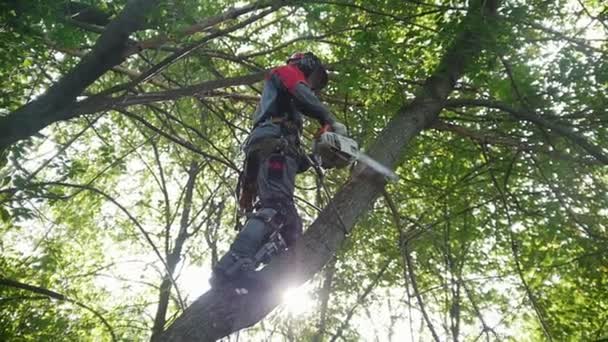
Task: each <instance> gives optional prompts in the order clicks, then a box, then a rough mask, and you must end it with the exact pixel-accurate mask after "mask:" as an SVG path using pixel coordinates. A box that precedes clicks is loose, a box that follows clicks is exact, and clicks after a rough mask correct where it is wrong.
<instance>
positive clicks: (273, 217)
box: [211, 52, 346, 288]
mask: <svg viewBox="0 0 608 342" xmlns="http://www.w3.org/2000/svg"><path fill="white" fill-rule="evenodd" d="M327 79H328V77H327V71H326V70H325V67H324V66H323V64H322V63H321V61H320V60H319V58H318V57H317V56H315V55H314V54H313V53H311V52H306V53H295V54H293V55H292V56H291V57H290V58H289V59H288V60H287V64H286V65H284V66H281V67H278V68H276V69H273V70H272V71H270V73H269V74H268V76H267V77H266V81H265V83H264V90H263V93H262V97H261V100H260V103H259V104H258V107H257V109H256V111H255V113H254V118H253V129H252V131H251V133H250V135H249V137H248V139H247V142H246V144H245V147H244V151H245V153H246V158H245V165H244V173H243V175H242V176H241V179H240V180H239V205H240V207H241V209H242V210H244V211H245V212H247V213H248V219H247V222H246V223H245V225H244V227H243V229H242V230H241V231H240V232H239V234H238V235H237V237H236V239H235V241H234V242H233V243H232V245H231V246H230V250H229V251H228V252H227V253H226V254H225V255H224V256H223V257H222V258H221V259H220V260H219V262H218V263H217V265H216V266H215V267H214V269H213V277H212V278H211V284H212V286H217V285H220V284H223V283H227V282H232V283H233V284H235V286H236V287H237V288H247V287H249V286H251V285H253V284H254V283H257V284H259V280H256V279H255V271H254V268H255V267H256V263H258V262H259V261H260V258H266V259H267V258H268V257H269V256H270V255H271V254H273V253H277V252H280V251H281V250H282V249H284V248H285V247H289V246H291V245H293V243H294V242H295V241H296V240H297V239H298V237H299V236H300V235H301V234H302V221H301V219H300V216H299V215H298V212H297V210H296V207H295V205H294V202H293V193H294V187H295V176H296V174H297V173H300V172H304V171H306V170H307V169H308V168H309V167H310V163H309V162H308V160H309V159H308V158H307V157H306V156H305V154H304V153H302V151H301V148H300V137H301V134H302V126H303V120H302V114H301V113H303V114H305V115H306V116H308V117H309V118H312V119H316V120H317V121H318V122H319V123H320V124H321V125H322V127H326V128H327V129H330V130H333V131H334V132H336V133H338V134H342V135H346V127H345V126H344V125H343V124H342V123H340V122H338V121H336V120H335V118H334V117H333V115H332V114H331V113H330V112H329V110H328V109H327V107H325V106H324V105H323V104H322V103H321V101H319V99H318V97H317V96H316V95H315V92H316V91H319V90H321V89H322V88H324V87H325V86H326V85H327ZM256 199H257V201H256ZM269 240H270V244H268V243H267V242H268V241H269ZM262 247H265V249H262V250H261V248H262Z"/></svg>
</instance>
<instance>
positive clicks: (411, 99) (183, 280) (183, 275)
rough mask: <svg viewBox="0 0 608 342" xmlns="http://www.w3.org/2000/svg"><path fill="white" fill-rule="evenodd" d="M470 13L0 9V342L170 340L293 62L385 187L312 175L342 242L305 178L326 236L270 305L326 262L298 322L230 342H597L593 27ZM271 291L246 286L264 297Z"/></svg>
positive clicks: (438, 6)
mask: <svg viewBox="0 0 608 342" xmlns="http://www.w3.org/2000/svg"><path fill="white" fill-rule="evenodd" d="M481 5H485V6H486V7H484V6H481ZM491 5H496V4H495V3H494V2H482V3H481V4H480V3H477V2H474V1H473V2H472V3H464V2H462V3H455V2H448V1H445V2H434V3H427V2H421V1H406V2H403V1H392V0H387V1H381V2H366V1H320V0H319V1H312V0H311V1H259V2H253V3H249V4H245V3H241V4H240V5H239V6H236V7H231V6H232V3H231V2H223V1H203V2H194V1H179V2H178V1H162V2H156V1H143V0H140V1H107V2H94V1H81V2H68V1H33V2H30V4H28V5H27V6H25V5H24V4H22V3H21V2H19V1H13V2H5V3H3V4H2V5H0V6H2V10H1V11H0V13H2V14H0V15H2V22H3V23H4V24H3V29H2V30H0V41H1V42H2V45H3V46H5V47H6V48H5V49H2V51H1V52H0V56H1V57H0V76H1V79H2V80H3V81H2V83H3V84H2V96H0V103H2V105H1V106H0V132H2V133H0V146H2V155H1V164H2V168H1V169H0V176H1V177H0V184H1V186H0V202H1V203H2V206H1V207H0V215H1V217H2V224H1V225H0V234H1V235H2V239H1V240H0V241H1V242H0V249H1V251H2V253H1V257H0V264H1V265H2V266H1V267H0V272H1V274H0V311H2V314H0V338H1V339H3V340H15V339H24V340H27V339H32V340H41V339H42V340H44V339H56V338H57V337H58V336H65V337H64V339H65V340H112V339H115V340H146V339H149V338H150V337H151V336H152V335H154V336H155V337H158V336H159V335H158V334H159V333H160V332H161V331H163V330H165V329H166V328H167V327H168V326H169V325H171V324H172V323H173V322H174V321H175V319H176V317H178V316H180V315H183V317H188V311H186V314H183V312H184V311H183V310H184V309H185V308H186V307H189V306H190V305H191V304H192V303H193V302H194V300H195V299H196V297H197V296H198V295H199V294H201V293H203V292H204V290H205V289H206V288H207V284H206V282H207V277H208V272H209V269H210V266H211V265H212V264H213V263H214V262H215V261H216V260H217V258H218V255H221V253H223V252H224V251H225V250H226V249H227V246H228V243H229V242H230V241H231V239H232V238H233V236H234V231H233V229H232V227H234V226H236V225H238V224H239V223H238V218H237V215H236V209H235V201H234V195H233V189H234V183H235V181H236V175H237V171H238V168H239V166H240V158H241V155H240V154H239V146H240V144H241V143H242V142H243V141H244V139H245V137H246V135H247V131H248V129H249V126H250V121H249V118H250V113H251V112H253V110H254V107H255V105H256V103H257V97H258V96H259V94H260V91H261V82H259V81H261V80H262V79H263V77H264V71H265V70H267V69H268V68H270V67H272V66H275V65H279V64H281V63H283V62H284V59H285V56H288V55H290V54H291V53H292V52H293V51H297V50H302V51H306V50H312V51H314V52H315V53H317V54H319V55H320V56H322V58H323V59H324V60H326V61H328V63H329V65H330V68H331V71H332V72H331V82H330V86H329V87H328V89H327V91H326V92H325V93H324V94H323V95H322V96H323V100H324V101H326V102H327V103H329V104H330V106H331V107H332V110H333V111H334V112H335V113H336V115H337V116H338V117H339V119H340V120H342V121H343V122H345V123H346V124H347V125H348V127H349V130H350V132H352V134H353V136H354V137H355V138H356V139H357V140H358V141H359V142H360V143H361V144H362V145H363V146H369V148H368V150H369V152H370V153H371V154H373V155H374V156H376V157H377V158H379V159H381V160H383V161H384V162H386V163H390V164H393V165H395V166H396V167H397V172H398V174H399V176H400V180H399V181H398V182H397V183H393V184H389V185H388V186H387V187H386V189H385V190H384V192H382V189H383V183H382V182H380V183H375V182H376V179H375V178H374V177H373V176H369V177H368V176H366V175H365V174H363V175H361V174H360V173H359V172H361V170H359V169H355V171H354V172H355V174H354V175H351V174H350V173H349V172H347V171H344V172H331V173H328V176H327V179H326V183H327V185H328V187H329V190H330V192H332V193H334V192H336V191H338V189H340V188H342V185H343V184H346V186H345V187H344V188H343V189H342V190H340V191H338V192H337V195H336V197H335V198H334V203H335V204H336V206H337V207H338V208H339V210H340V212H341V215H342V216H343V218H344V219H345V221H346V222H347V226H348V228H352V231H351V233H350V234H349V235H348V236H347V237H346V238H345V239H344V237H343V232H342V231H341V228H340V224H339V223H338V221H337V218H336V215H335V211H333V210H332V209H331V207H332V206H331V205H326V203H327V201H328V200H329V199H328V198H319V194H318V191H317V189H316V182H315V177H314V175H312V174H310V175H307V176H305V177H304V178H303V179H301V180H300V181H299V184H298V186H299V188H298V206H299V209H300V210H301V212H302V214H303V217H304V219H305V221H306V226H309V225H311V224H312V223H313V221H315V219H317V216H318V215H319V209H320V208H322V207H325V211H324V212H323V213H322V214H321V215H320V216H319V218H318V219H317V221H316V223H315V224H314V225H312V226H311V230H310V232H309V233H307V235H306V237H305V238H304V240H303V244H301V245H300V246H299V247H298V249H296V252H298V251H304V254H296V255H295V260H296V261H297V262H298V265H300V266H301V268H300V269H299V270H300V271H301V272H299V274H295V275H294V274H291V275H290V277H289V279H292V281H295V283H302V282H304V280H306V279H308V278H309V277H312V276H313V274H314V273H315V272H316V271H317V270H319V269H320V268H321V267H322V266H323V265H324V264H325V262H326V261H328V260H330V257H332V256H333V255H334V251H336V252H337V253H336V254H335V256H333V257H332V258H331V259H332V260H333V261H331V262H330V263H329V264H328V266H327V268H326V269H325V271H324V272H321V273H318V274H317V275H316V276H314V277H313V278H312V279H311V280H309V281H308V282H307V283H306V284H305V285H304V286H303V287H302V288H300V290H298V291H299V292H298V294H297V295H294V294H293V292H290V293H292V295H291V297H304V296H309V298H311V299H310V300H311V301H312V300H313V299H318V302H317V303H318V305H314V306H313V307H312V308H311V309H309V310H307V311H305V312H303V313H302V312H301V313H299V314H296V313H295V312H296V311H297V310H294V308H295V307H296V306H297V305H295V304H293V301H292V304H291V305H289V304H283V305H281V306H279V307H278V308H277V309H275V310H274V311H273V312H272V313H271V314H270V315H268V316H267V317H266V318H264V319H263V320H262V321H261V322H260V323H259V324H257V325H255V326H254V327H252V328H250V329H248V330H247V331H245V332H242V333H241V334H246V335H247V336H246V337H249V339H262V338H267V339H276V340H294V341H295V340H309V339H311V340H312V339H315V340H317V341H320V340H326V341H332V340H337V339H345V340H361V339H368V340H374V339H377V340H391V339H392V340H404V339H407V340H409V339H410V338H411V339H412V340H414V339H416V338H418V339H424V340H426V339H432V338H434V339H436V340H454V341H456V340H476V339H480V338H484V339H487V340H502V339H515V340H522V339H528V340H543V339H547V340H565V339H573V340H599V339H601V338H603V337H606V336H607V335H608V326H607V324H606V323H607V321H608V316H607V315H606V312H608V310H607V309H608V308H607V306H608V299H607V298H606V294H605V292H606V291H605V288H606V285H607V284H606V281H607V280H606V279H608V277H606V274H607V272H608V268H607V265H608V262H607V258H608V256H607V253H606V250H607V249H606V244H607V241H606V239H607V238H608V235H607V232H606V216H607V215H608V206H607V199H606V196H605V188H606V182H607V181H608V178H607V176H606V171H605V167H604V164H606V162H607V161H608V159H607V156H608V151H606V149H605V148H604V147H603V146H605V145H606V138H607V133H608V132H607V129H606V114H607V113H606V103H607V99H606V89H607V87H608V76H607V75H608V74H607V72H608V69H607V64H606V63H607V62H606V60H607V58H606V51H607V46H606V39H607V38H606V37H607V30H608V26H607V23H608V22H607V15H608V12H607V11H606V7H605V5H603V4H602V3H601V2H597V1H591V0H589V1H586V0H585V1H583V0H580V1H554V2H545V1H526V2H519V1H504V2H502V3H501V4H500V7H499V9H498V11H497V14H496V15H492V16H488V13H489V12H488V11H489V10H490V12H491V8H488V7H487V6H490V7H492V6H491ZM482 8H485V10H482ZM484 11H485V12H484ZM446 76H447V78H446ZM437 86H441V87H440V88H437ZM448 94H449V97H448ZM431 108H432V110H431ZM414 109H425V110H424V111H422V112H420V111H415V110H414ZM417 114H418V115H420V116H417ZM314 129H315V127H313V126H311V127H307V130H306V132H307V133H306V135H307V137H310V136H311V134H312V132H313V131H314ZM383 129H385V130H384V132H383ZM391 130H396V131H397V132H398V133H399V134H396V133H393V134H392V135H390V134H389V133H390V132H391ZM418 131H420V134H418V135H417V137H416V138H415V139H412V137H413V136H414V135H415V133H417V132H418ZM387 132H388V133H387ZM387 136H392V137H394V138H395V139H398V140H400V141H401V142H400V143H396V142H395V140H391V141H390V142H387V141H386V140H382V139H385V138H386V137H387ZM410 139H411V140H410ZM374 142H375V143H374ZM405 143H407V149H406V150H401V146H405ZM399 151H403V152H399ZM345 194H348V195H349V196H348V197H343V196H345ZM366 196H367V197H366ZM378 196H380V198H379V199H378V200H377V201H373V200H374V199H375V198H377V197H378ZM322 197H324V196H322ZM364 197H365V198H366V199H363V198H364ZM345 198H348V199H349V200H350V199H353V198H358V199H360V201H359V202H357V203H354V204H353V203H351V202H348V201H347V200H345ZM341 199H342V200H341ZM348 208H350V211H349V210H348ZM366 208H369V209H371V210H369V211H365V210H364V209H366ZM364 212H365V215H363V213H364ZM356 218H358V220H357V219H356ZM355 222H356V225H355ZM320 241H322V242H323V243H321V242H320ZM311 251H315V252H316V253H314V254H309V253H310V252H311ZM283 266H284V265H283V264H282V263H281V262H278V263H276V264H273V265H271V267H269V269H268V270H267V271H266V273H267V274H268V276H269V277H276V278H277V279H287V278H288V277H286V275H285V273H284V272H283V271H282V269H283ZM293 279H296V280H293ZM281 292H282V291H278V292H272V293H271V294H269V295H268V299H269V301H268V302H269V303H274V304H272V305H269V306H268V307H266V309H267V310H270V309H271V308H272V307H273V305H275V304H276V303H280V302H281V300H282V299H281V296H280V294H281ZM204 298H205V297H203V299H204ZM292 299H293V298H292ZM287 302H289V301H287ZM307 304H310V303H307ZM370 313H372V314H370ZM261 316H264V315H261ZM261 316H260V317H259V318H262V317H261ZM199 319H201V320H202V319H203V318H202V317H199ZM223 319H224V322H228V323H234V322H235V321H234V319H235V318H234V317H223ZM178 322H180V321H178ZM202 322H208V321H202ZM243 322H244V321H242V322H241V323H243ZM199 323H201V321H199ZM245 323H247V322H245ZM363 323H365V324H363ZM247 324H248V323H247ZM247 324H244V325H247ZM176 326H179V324H177V325H176ZM235 327H238V326H237V325H234V326H232V328H235ZM172 331H175V328H172ZM230 331H231V329H228V330H227V331H226V333H227V332H230ZM229 338H230V337H228V339H229Z"/></svg>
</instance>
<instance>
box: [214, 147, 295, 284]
mask: <svg viewBox="0 0 608 342" xmlns="http://www.w3.org/2000/svg"><path fill="white" fill-rule="evenodd" d="M297 167H298V165H297V162H296V160H295V159H294V158H292V157H289V156H285V155H283V154H280V153H274V154H271V155H270V156H268V157H267V158H265V159H264V160H262V162H261V163H260V165H259V172H258V178H257V187H258V196H259V198H260V201H261V203H262V208H260V209H259V210H257V211H256V212H255V214H254V215H253V216H252V217H251V218H249V219H248V220H247V223H246V224H245V227H243V230H241V232H239V234H238V235H237V237H236V239H235V240H234V242H233V243H232V245H231V246H230V250H229V251H228V252H227V253H226V255H224V256H223V257H222V258H221V259H220V260H219V261H218V263H217V265H216V266H215V267H214V270H213V272H214V277H213V278H212V283H214V282H216V283H221V282H225V281H231V280H234V279H236V278H237V277H238V276H240V275H241V273H243V272H242V271H253V269H254V268H255V267H256V265H255V264H254V260H253V259H254V256H255V254H256V252H257V251H258V250H259V249H260V248H261V247H262V246H263V245H264V243H265V242H266V241H267V239H268V237H269V236H270V234H271V233H272V232H273V231H274V230H276V229H278V225H281V224H283V223H288V225H289V226H294V225H293V224H290V223H291V222H293V221H294V218H292V217H291V216H292V212H293V213H295V208H293V210H291V209H290V210H287V211H286V212H284V213H280V212H278V211H279V210H280V208H279V207H278V205H279V204H280V205H281V206H285V205H287V206H290V207H293V199H292V197H293V188H294V182H295V175H296V171H297ZM295 216H296V217H295V220H296V221H297V222H298V223H299V217H298V216H297V213H295ZM294 227H295V229H294V228H292V227H286V228H288V230H289V237H287V238H286V239H287V240H290V241H289V242H293V240H294V239H295V238H296V236H297V235H299V234H300V233H301V229H302V228H301V223H299V225H296V226H294ZM212 285H214V284H212Z"/></svg>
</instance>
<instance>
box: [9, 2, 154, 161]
mask: <svg viewBox="0 0 608 342" xmlns="http://www.w3.org/2000/svg"><path fill="white" fill-rule="evenodd" d="M156 3H157V0H130V1H129V2H128V3H127V4H126V5H125V7H124V9H123V11H122V12H121V13H120V15H119V16H118V17H117V18H116V19H114V20H113V21H112V22H110V23H109V24H108V25H107V26H106V28H105V30H104V32H103V34H102V35H101V36H100V37H99V39H98V40H97V42H96V43H95V46H94V47H93V49H92V50H91V52H89V53H88V54H87V55H86V56H85V57H84V58H83V59H82V60H81V61H80V63H78V65H76V66H75V67H74V68H73V69H72V70H71V71H70V72H69V73H67V74H66V75H65V76H63V77H62V78H61V79H60V80H59V81H58V82H57V83H55V84H54V85H53V86H51V88H49V89H48V90H47V91H46V92H45V93H44V94H43V95H42V96H40V97H39V98H37V99H36V100H34V101H32V102H30V103H28V104H27V105H25V106H23V107H21V108H19V109H18V110H16V111H14V112H12V113H10V114H9V115H7V116H4V117H0V150H3V149H4V148H6V147H7V146H9V145H11V144H12V143H14V142H16V141H18V140H21V139H25V138H27V137H29V136H31V135H33V134H35V133H36V132H38V131H39V130H41V129H42V128H44V127H46V126H48V125H49V124H51V123H53V122H56V121H59V120H65V119H68V118H70V116H69V114H71V113H70V112H69V111H68V112H66V109H67V108H68V107H70V106H71V105H72V104H73V102H74V101H75V100H76V97H77V96H79V95H80V94H82V92H83V91H84V90H85V89H86V88H87V87H88V86H89V85H91V84H92V83H93V82H95V80H97V79H98V78H99V77H100V76H101V75H103V74H104V73H106V72H107V71H108V70H110V69H111V68H112V67H114V66H116V65H118V64H120V63H121V62H122V61H123V60H124V58H125V56H124V51H125V49H126V48H127V45H128V44H127V42H128V40H129V35H131V33H133V32H135V31H137V30H139V29H140V28H141V27H142V26H143V24H144V19H145V16H146V14H147V13H148V12H149V11H150V10H151V9H152V8H154V7H155V6H156Z"/></svg>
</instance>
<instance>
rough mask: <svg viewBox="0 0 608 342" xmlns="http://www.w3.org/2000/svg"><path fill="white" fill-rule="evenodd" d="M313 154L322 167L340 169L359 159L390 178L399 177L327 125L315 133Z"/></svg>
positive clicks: (349, 139)
mask: <svg viewBox="0 0 608 342" xmlns="http://www.w3.org/2000/svg"><path fill="white" fill-rule="evenodd" d="M313 155H314V157H315V158H316V159H317V160H316V162H317V163H318V164H319V165H321V167H322V168H324V169H331V168H338V169H340V168H344V167H347V166H349V165H351V164H352V163H354V162H356V161H359V162H362V163H364V164H366V165H367V166H369V167H370V168H372V169H373V170H374V171H376V172H378V173H379V174H381V175H383V176H386V177H388V178H389V179H390V180H393V181H395V180H397V179H398V178H399V177H398V176H397V175H396V174H395V172H394V171H393V170H391V169H390V168H388V167H386V166H384V165H382V164H380V163H379V162H378V161H376V160H374V159H372V158H371V157H370V156H368V155H366V154H365V153H363V152H361V150H359V144H357V142H356V141H355V140H354V139H351V138H349V137H346V136H343V135H340V134H337V133H335V132H332V131H331V126H329V125H325V126H323V127H321V128H320V129H319V131H318V132H317V133H316V134H315V139H314V142H313Z"/></svg>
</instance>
